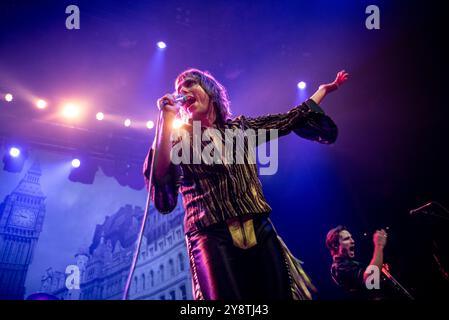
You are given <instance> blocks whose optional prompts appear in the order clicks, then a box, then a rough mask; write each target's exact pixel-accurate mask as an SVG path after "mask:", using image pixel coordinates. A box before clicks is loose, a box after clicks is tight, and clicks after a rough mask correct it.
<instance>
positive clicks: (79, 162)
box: [72, 159, 81, 168]
mask: <svg viewBox="0 0 449 320" xmlns="http://www.w3.org/2000/svg"><path fill="white" fill-rule="evenodd" d="M80 165H81V161H80V160H79V159H73V160H72V167H74V168H79V166H80Z"/></svg>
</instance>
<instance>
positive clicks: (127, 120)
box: [123, 119, 131, 127]
mask: <svg viewBox="0 0 449 320" xmlns="http://www.w3.org/2000/svg"><path fill="white" fill-rule="evenodd" d="M123 124H124V125H125V127H129V126H130V125H131V120H130V119H126V120H125V122H123Z"/></svg>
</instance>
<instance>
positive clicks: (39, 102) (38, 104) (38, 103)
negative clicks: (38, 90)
mask: <svg viewBox="0 0 449 320" xmlns="http://www.w3.org/2000/svg"><path fill="white" fill-rule="evenodd" d="M36 107H38V108H39V109H45V108H46V107H47V101H45V100H42V99H39V100H37V101H36Z"/></svg>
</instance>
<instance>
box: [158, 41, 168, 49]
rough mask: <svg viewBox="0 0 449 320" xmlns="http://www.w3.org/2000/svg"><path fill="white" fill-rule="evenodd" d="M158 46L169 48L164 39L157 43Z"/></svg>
mask: <svg viewBox="0 0 449 320" xmlns="http://www.w3.org/2000/svg"><path fill="white" fill-rule="evenodd" d="M157 46H158V48H159V49H165V48H167V45H166V44H165V42H164V41H159V42H158V43H157Z"/></svg>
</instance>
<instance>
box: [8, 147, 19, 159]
mask: <svg viewBox="0 0 449 320" xmlns="http://www.w3.org/2000/svg"><path fill="white" fill-rule="evenodd" d="M9 155H10V156H11V157H14V158H17V157H18V156H20V149H19V148H16V147H12V148H11V149H9Z"/></svg>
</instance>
